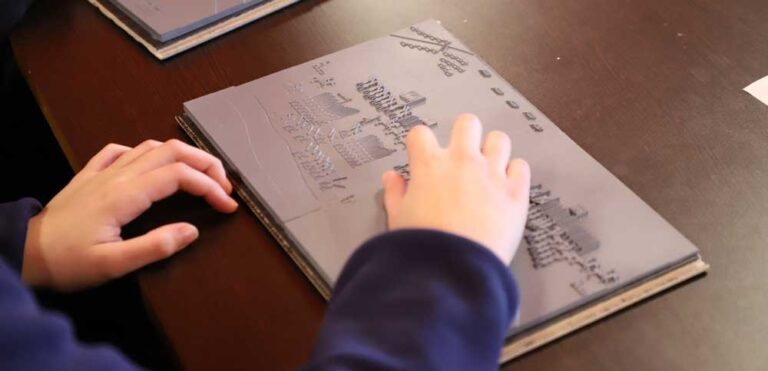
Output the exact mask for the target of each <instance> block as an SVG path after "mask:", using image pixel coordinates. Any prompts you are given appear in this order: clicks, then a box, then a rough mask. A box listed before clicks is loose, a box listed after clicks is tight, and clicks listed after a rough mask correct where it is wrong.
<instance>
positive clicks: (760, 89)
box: [744, 76, 768, 105]
mask: <svg viewBox="0 0 768 371" xmlns="http://www.w3.org/2000/svg"><path fill="white" fill-rule="evenodd" d="M744 91H746V92H747V93H749V94H752V95H753V96H754V97H755V98H757V99H759V100H760V101H761V102H763V103H765V104H766V105H768V76H766V77H763V78H762V79H760V80H757V81H755V82H753V83H751V84H749V86H747V87H746V88H744Z"/></svg>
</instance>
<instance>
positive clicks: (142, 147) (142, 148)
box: [114, 139, 163, 168]
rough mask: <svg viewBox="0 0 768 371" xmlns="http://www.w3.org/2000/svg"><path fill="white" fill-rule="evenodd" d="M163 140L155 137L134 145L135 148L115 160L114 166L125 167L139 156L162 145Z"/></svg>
mask: <svg viewBox="0 0 768 371" xmlns="http://www.w3.org/2000/svg"><path fill="white" fill-rule="evenodd" d="M162 144H163V142H160V141H157V140H154V139H148V140H145V141H143V142H141V143H140V144H139V145H138V146H136V147H134V148H133V150H131V151H130V152H128V153H126V154H124V155H123V156H120V158H119V159H117V161H115V163H114V166H115V167H116V168H121V167H124V166H125V165H128V164H130V163H131V162H132V161H133V160H135V159H136V158H138V157H139V156H141V155H143V154H145V153H147V152H149V151H151V150H153V149H155V148H157V147H160V145H162Z"/></svg>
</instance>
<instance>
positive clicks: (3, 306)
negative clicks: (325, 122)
mask: <svg viewBox="0 0 768 371" xmlns="http://www.w3.org/2000/svg"><path fill="white" fill-rule="evenodd" d="M39 210H40V205H39V204H38V203H37V202H36V201H34V200H31V199H24V200H21V201H17V202H14V203H8V204H0V255H2V256H3V258H4V260H5V261H4V262H3V259H0V365H2V369H3V370H51V369H56V370H128V369H135V368H136V366H134V365H133V364H131V363H130V361H128V360H127V359H126V358H125V357H124V356H122V355H121V354H119V353H118V352H117V351H116V350H114V349H113V348H111V347H108V346H88V345H84V344H81V343H78V342H77V340H76V339H75V338H74V335H73V330H72V328H71V324H70V323H69V321H67V320H66V319H65V318H63V317H62V316H60V315H57V314H54V313H51V312H47V311H45V310H42V309H40V308H39V307H38V306H37V305H36V304H35V301H34V298H33V297H32V294H31V293H30V291H29V290H28V289H27V288H26V287H25V286H24V285H23V283H22V282H21V281H20V279H19V275H18V272H19V271H20V269H21V264H22V257H23V248H24V239H25V236H26V228H27V220H28V219H29V218H30V217H31V216H33V215H34V214H35V213H36V212H37V211H39ZM517 307H518V291H517V287H516V285H515V282H514V280H513V278H512V276H511V274H510V273H509V270H508V269H507V267H505V266H504V265H503V264H502V263H501V262H500V261H499V260H498V259H497V258H496V257H495V256H494V255H493V254H492V253H491V252H489V251H488V250H487V249H485V248H483V247H482V246H480V245H478V244H476V243H474V242H472V241H470V240H467V239H464V238H461V237H458V236H454V235H450V234H446V233H442V232H436V231H428V230H408V231H397V232H390V233H386V234H383V235H380V236H378V237H375V238H373V239H371V240H370V241H368V242H366V243H365V244H364V245H363V246H362V247H360V249H359V250H358V251H357V252H356V253H355V254H353V256H352V257H351V258H350V260H349V262H347V264H346V266H345V268H344V270H343V272H342V274H341V276H340V278H339V280H338V282H337V283H336V287H335V289H334V293H333V297H332V299H331V301H330V303H329V304H328V310H327V311H326V316H325V320H324V322H323V325H322V328H321V330H320V335H319V336H318V338H317V343H316V345H315V350H314V352H313V353H312V355H311V358H310V360H309V362H308V363H307V365H306V366H305V367H304V368H305V369H306V370H494V369H497V368H498V364H497V362H498V358H499V351H500V349H501V346H502V343H503V340H504V336H505V334H506V333H507V328H508V326H509V323H510V321H511V320H512V318H513V316H514V315H515V313H516V311H517Z"/></svg>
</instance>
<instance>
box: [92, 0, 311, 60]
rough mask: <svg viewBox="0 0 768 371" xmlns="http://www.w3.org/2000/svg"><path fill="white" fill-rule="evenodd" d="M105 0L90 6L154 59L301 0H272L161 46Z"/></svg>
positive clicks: (166, 55)
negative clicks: (123, 18) (142, 33)
mask: <svg viewBox="0 0 768 371" xmlns="http://www.w3.org/2000/svg"><path fill="white" fill-rule="evenodd" d="M103 1H106V0H88V2H89V3H91V5H93V6H95V7H96V8H97V9H99V11H100V12H101V13H102V14H103V15H104V16H106V17H107V18H108V19H110V20H111V21H112V22H113V23H115V24H116V25H117V26H118V27H120V28H122V29H123V31H125V32H126V33H128V35H129V36H131V38H133V39H134V40H136V41H137V42H139V43H140V44H141V45H143V46H144V48H146V49H147V50H148V51H149V52H150V53H152V55H154V56H155V58H157V59H159V60H165V59H168V58H170V57H173V56H175V55H177V54H180V53H183V52H185V51H187V50H189V49H192V48H194V47H196V46H198V45H200V44H203V43H205V42H207V41H210V40H212V39H214V38H217V37H219V36H221V35H223V34H225V33H227V32H230V31H233V30H235V29H237V28H240V27H242V26H245V25H246V24H248V23H251V22H253V21H255V20H258V19H260V18H263V17H265V16H267V15H269V14H272V13H274V12H277V11H278V10H281V9H283V8H285V7H287V6H290V5H293V4H295V3H297V2H299V1H300V0H272V1H269V2H266V3H263V4H261V5H257V6H255V7H253V8H251V9H248V10H245V11H242V12H239V13H236V14H234V15H232V16H229V17H227V18H225V19H223V20H219V21H217V22H214V23H212V24H210V25H208V26H205V27H202V28H200V29H198V30H196V31H192V32H190V33H189V34H187V35H185V36H180V37H179V38H177V39H173V40H170V41H167V42H165V43H162V45H160V46H155V45H153V44H152V42H151V41H149V40H147V39H146V38H145V37H144V36H142V35H139V34H138V33H137V32H136V31H135V30H133V28H131V27H130V26H128V25H127V24H126V23H125V22H123V21H122V20H121V19H120V17H118V16H117V14H115V13H114V12H113V11H112V10H111V9H109V8H107V7H106V6H104V4H102V2H103Z"/></svg>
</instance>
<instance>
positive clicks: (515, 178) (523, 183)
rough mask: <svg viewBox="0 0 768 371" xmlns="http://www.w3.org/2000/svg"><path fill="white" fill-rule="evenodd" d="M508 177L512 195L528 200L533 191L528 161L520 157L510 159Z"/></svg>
mask: <svg viewBox="0 0 768 371" xmlns="http://www.w3.org/2000/svg"><path fill="white" fill-rule="evenodd" d="M507 179H508V180H509V187H510V188H509V191H510V194H511V195H512V197H516V198H518V199H522V200H527V199H528V197H529V193H530V191H531V167H530V165H528V162H526V161H525V160H523V159H519V158H516V159H514V160H512V161H510V162H509V166H508V167H507Z"/></svg>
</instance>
